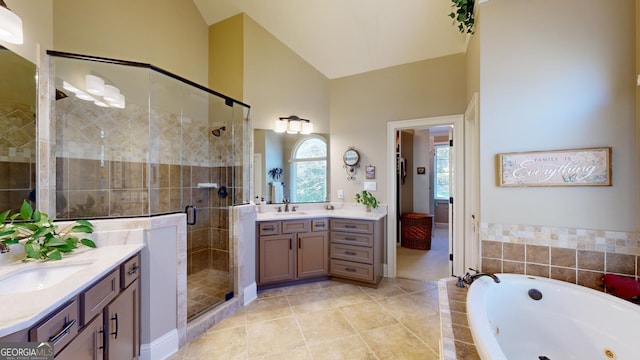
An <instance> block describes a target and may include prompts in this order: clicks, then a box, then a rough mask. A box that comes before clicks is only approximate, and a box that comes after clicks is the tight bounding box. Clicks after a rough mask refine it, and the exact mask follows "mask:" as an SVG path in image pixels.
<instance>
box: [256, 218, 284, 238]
mask: <svg viewBox="0 0 640 360" xmlns="http://www.w3.org/2000/svg"><path fill="white" fill-rule="evenodd" d="M258 233H259V234H260V235H278V234H280V222H278V221H268V222H261V223H258Z"/></svg>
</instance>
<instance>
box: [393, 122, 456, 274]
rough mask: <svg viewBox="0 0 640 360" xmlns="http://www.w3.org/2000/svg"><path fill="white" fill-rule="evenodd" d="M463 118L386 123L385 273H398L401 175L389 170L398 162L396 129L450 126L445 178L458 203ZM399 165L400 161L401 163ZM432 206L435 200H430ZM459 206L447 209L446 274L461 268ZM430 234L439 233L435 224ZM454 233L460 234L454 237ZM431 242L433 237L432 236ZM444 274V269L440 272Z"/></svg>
mask: <svg viewBox="0 0 640 360" xmlns="http://www.w3.org/2000/svg"><path fill="white" fill-rule="evenodd" d="M463 122H464V117H463V115H452V116H442V117H435V118H424V119H415V120H404V121H394V122H389V123H388V124H387V154H388V158H387V166H388V169H390V170H391V171H389V172H388V182H387V184H388V189H387V193H388V194H389V211H388V219H389V221H388V222H387V223H388V226H387V266H386V268H385V276H388V277H396V276H398V271H397V270H398V247H397V243H398V241H399V240H400V238H399V230H400V229H399V222H398V220H399V218H400V216H401V215H402V213H401V211H402V209H400V208H399V207H398V205H399V204H400V203H401V201H402V200H401V198H400V196H399V195H400V194H399V193H398V192H397V188H398V185H399V182H401V181H402V177H401V176H397V172H396V171H393V169H396V167H397V166H399V165H398V159H397V154H396V153H397V152H398V148H397V147H396V136H397V134H398V132H399V131H403V130H409V129H429V128H435V127H442V126H445V127H450V128H453V131H452V134H451V139H452V140H453V144H454V145H455V146H454V147H452V148H451V154H450V170H451V179H450V181H449V186H450V189H449V191H450V196H451V197H452V198H453V199H454V202H455V200H456V199H457V202H458V203H460V204H464V190H465V189H464V181H463V179H464V166H463V165H464V126H463V125H464V123H463ZM401 165H402V164H401ZM405 166H406V170H405V171H412V172H417V169H416V168H414V166H411V167H409V166H407V165H406V164H405ZM433 206H434V208H435V202H433ZM463 210H464V207H463V206H453V204H451V205H450V209H449V211H448V224H449V226H448V227H447V229H446V235H444V236H446V238H447V251H448V253H449V254H450V257H449V259H446V261H447V262H448V269H450V273H449V274H462V273H463V269H464V249H465V247H464V237H463V236H462V234H463V230H464V228H463V223H462V219H463V215H464V212H463ZM432 230H435V232H434V235H437V236H443V234H442V231H440V232H439V231H438V230H439V229H438V227H434V228H433V229H432ZM458 234H460V235H459V236H458ZM432 241H433V239H432ZM444 274H446V272H445V273H444Z"/></svg>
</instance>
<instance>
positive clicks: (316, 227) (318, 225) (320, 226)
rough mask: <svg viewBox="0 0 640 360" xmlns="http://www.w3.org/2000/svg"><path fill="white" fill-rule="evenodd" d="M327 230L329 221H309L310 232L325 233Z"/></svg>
mask: <svg viewBox="0 0 640 360" xmlns="http://www.w3.org/2000/svg"><path fill="white" fill-rule="evenodd" d="M327 230H329V221H328V220H327V219H313V220H311V231H327Z"/></svg>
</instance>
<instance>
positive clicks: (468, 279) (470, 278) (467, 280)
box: [458, 268, 500, 287]
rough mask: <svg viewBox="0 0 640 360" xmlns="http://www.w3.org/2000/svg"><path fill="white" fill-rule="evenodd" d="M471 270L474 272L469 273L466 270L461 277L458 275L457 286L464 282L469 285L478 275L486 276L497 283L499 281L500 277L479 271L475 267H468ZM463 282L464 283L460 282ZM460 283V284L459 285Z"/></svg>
mask: <svg viewBox="0 0 640 360" xmlns="http://www.w3.org/2000/svg"><path fill="white" fill-rule="evenodd" d="M469 270H471V271H475V274H470V273H469V272H467V273H466V274H465V275H464V276H463V277H462V278H460V277H458V286H460V287H464V284H467V285H469V286H471V284H472V283H473V282H474V281H475V280H476V279H477V278H479V277H483V276H488V277H490V278H492V279H493V281H494V282H495V283H496V284H497V283H499V282H500V278H498V277H497V276H495V275H494V274H490V273H481V272H480V271H478V270H476V269H472V268H469ZM462 283H464V284H462ZM461 285H462V286H461Z"/></svg>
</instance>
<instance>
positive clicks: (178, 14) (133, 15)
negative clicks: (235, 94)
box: [53, 0, 209, 86]
mask: <svg viewBox="0 0 640 360" xmlns="http://www.w3.org/2000/svg"><path fill="white" fill-rule="evenodd" d="M53 35H54V43H55V50H58V51H66V52H73V53H80V54H87V55H95V56H104V57H110V58H116V59H122V60H131V61H139V62H144V63H151V64H153V65H155V66H158V67H160V68H162V69H164V70H167V71H170V72H172V73H175V74H177V75H180V76H182V77H185V78H187V79H189V80H192V81H194V82H196V83H199V84H202V85H205V86H206V85H207V82H208V47H209V43H208V28H207V24H206V23H205V21H204V19H203V18H202V16H201V15H200V13H199V12H198V9H197V8H196V6H195V5H194V4H193V2H192V1H184V0H135V1H129V0H114V1H86V0H55V3H54V8H53Z"/></svg>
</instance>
